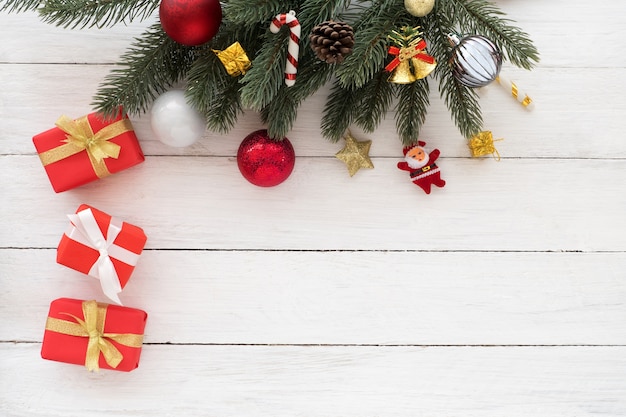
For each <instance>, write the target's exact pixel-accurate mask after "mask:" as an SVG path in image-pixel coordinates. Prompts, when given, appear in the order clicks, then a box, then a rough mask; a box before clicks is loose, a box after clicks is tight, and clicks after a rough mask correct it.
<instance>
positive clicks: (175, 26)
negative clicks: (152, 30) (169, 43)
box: [159, 0, 222, 46]
mask: <svg viewBox="0 0 626 417" xmlns="http://www.w3.org/2000/svg"><path fill="white" fill-rule="evenodd" d="M159 17H160V19H161V26H162V27H163V30H164V31H165V33H167V36H169V37H170V38H172V39H173V40H175V41H176V42H178V43H180V44H183V45H187V46H194V45H202V44H203V43H206V42H208V41H210V40H211V39H212V38H213V36H215V35H216V34H217V31H218V30H219V28H220V24H221V23H222V6H221V5H220V2H219V0H161V5H160V6H159Z"/></svg>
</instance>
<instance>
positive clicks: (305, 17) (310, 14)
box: [298, 0, 351, 46]
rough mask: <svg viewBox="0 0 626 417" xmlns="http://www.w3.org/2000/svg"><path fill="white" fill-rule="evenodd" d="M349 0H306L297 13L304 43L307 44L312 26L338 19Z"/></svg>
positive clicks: (347, 5)
mask: <svg viewBox="0 0 626 417" xmlns="http://www.w3.org/2000/svg"><path fill="white" fill-rule="evenodd" d="M350 1H351V0H306V1H303V5H302V8H301V9H300V12H299V13H298V21H299V22H300V25H301V26H302V34H303V35H302V39H301V42H302V41H304V45H305V46H306V45H307V44H308V40H309V36H308V34H309V33H311V31H312V30H313V27H314V26H315V25H317V24H320V23H322V22H326V21H328V20H335V19H339V16H340V14H341V12H343V11H344V10H346V9H347V8H348V7H349V6H350Z"/></svg>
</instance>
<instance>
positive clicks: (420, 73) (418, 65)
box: [411, 58, 437, 82]
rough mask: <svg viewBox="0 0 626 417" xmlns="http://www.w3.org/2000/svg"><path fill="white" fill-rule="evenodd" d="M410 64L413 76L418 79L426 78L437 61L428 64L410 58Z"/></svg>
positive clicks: (435, 66)
mask: <svg viewBox="0 0 626 417" xmlns="http://www.w3.org/2000/svg"><path fill="white" fill-rule="evenodd" d="M411 66H412V67H413V76H414V77H415V80H419V79H421V78H426V77H427V76H428V74H430V73H431V72H433V71H434V70H435V68H437V63H436V62H433V63H432V64H429V63H428V62H425V61H422V60H421V59H417V58H411ZM411 82H413V81H411Z"/></svg>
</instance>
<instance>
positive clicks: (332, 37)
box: [309, 20, 354, 64]
mask: <svg viewBox="0 0 626 417" xmlns="http://www.w3.org/2000/svg"><path fill="white" fill-rule="evenodd" d="M309 40H310V41H311V48H312V49H313V51H315V54H316V55H317V57H318V58H319V59H321V60H322V61H326V63H328V64H334V63H338V64H341V63H342V62H343V60H344V58H345V57H346V55H349V54H350V53H351V52H352V47H353V46H354V30H353V29H352V27H350V25H348V24H347V23H345V22H334V21H332V20H329V21H327V22H323V23H320V24H319V25H317V26H315V27H314V28H313V31H312V32H311V35H310V36H309Z"/></svg>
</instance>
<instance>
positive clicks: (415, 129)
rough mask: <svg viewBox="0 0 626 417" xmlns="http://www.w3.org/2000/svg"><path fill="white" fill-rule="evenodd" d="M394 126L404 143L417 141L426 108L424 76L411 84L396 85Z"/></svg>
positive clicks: (426, 96)
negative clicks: (396, 98) (396, 100)
mask: <svg viewBox="0 0 626 417" xmlns="http://www.w3.org/2000/svg"><path fill="white" fill-rule="evenodd" d="M396 88H397V90H398V91H397V96H398V102H397V104H396V126H397V130H398V135H399V136H400V140H401V141H402V143H403V144H404V145H411V144H414V143H416V142H417V140H418V138H419V133H420V129H421V128H422V125H423V124H424V121H425V120H426V112H427V110H428V104H429V101H428V93H429V87H428V81H426V79H425V78H422V79H420V80H417V81H416V82H414V83H411V84H402V85H397V86H396Z"/></svg>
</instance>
